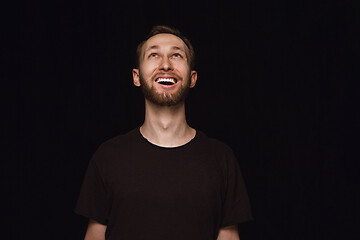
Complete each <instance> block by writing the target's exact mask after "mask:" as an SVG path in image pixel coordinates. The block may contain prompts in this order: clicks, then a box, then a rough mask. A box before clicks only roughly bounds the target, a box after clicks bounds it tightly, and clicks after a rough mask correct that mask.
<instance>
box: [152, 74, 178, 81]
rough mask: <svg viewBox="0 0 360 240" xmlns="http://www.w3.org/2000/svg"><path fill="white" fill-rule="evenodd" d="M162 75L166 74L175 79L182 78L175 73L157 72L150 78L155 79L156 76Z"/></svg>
mask: <svg viewBox="0 0 360 240" xmlns="http://www.w3.org/2000/svg"><path fill="white" fill-rule="evenodd" d="M163 75H166V76H169V77H172V78H175V79H176V80H181V79H182V78H181V77H180V76H179V75H178V74H176V73H169V72H158V73H156V74H155V75H154V76H153V77H152V80H155V79H157V78H158V77H160V76H163Z"/></svg>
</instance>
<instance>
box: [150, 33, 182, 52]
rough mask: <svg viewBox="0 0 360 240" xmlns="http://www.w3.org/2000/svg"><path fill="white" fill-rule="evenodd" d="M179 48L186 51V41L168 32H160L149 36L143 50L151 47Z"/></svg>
mask: <svg viewBox="0 0 360 240" xmlns="http://www.w3.org/2000/svg"><path fill="white" fill-rule="evenodd" d="M154 47H157V48H174V47H175V48H179V49H180V50H183V51H186V45H185V43H184V41H183V40H182V39H181V38H179V37H177V36H175V35H173V34H168V33H160V34H157V35H155V36H152V37H151V38H149V39H148V40H147V41H146V42H145V44H144V46H143V50H144V51H146V50H148V49H150V48H154Z"/></svg>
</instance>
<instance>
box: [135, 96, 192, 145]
mask: <svg viewBox="0 0 360 240" xmlns="http://www.w3.org/2000/svg"><path fill="white" fill-rule="evenodd" d="M140 132H141V134H142V135H143V136H144V137H145V138H146V139H147V140H148V141H149V142H151V143H153V144H155V145H158V146H162V147H177V146H181V145H183V144H185V143H187V142H189V141H190V140H191V139H192V138H193V137H194V136H195V130H194V129H192V128H191V127H190V126H189V125H188V124H187V122H186V116H185V103H184V102H182V103H180V104H178V105H176V106H170V107H168V106H158V105H155V104H153V103H151V102H149V101H147V100H145V121H144V124H143V125H142V126H141V127H140Z"/></svg>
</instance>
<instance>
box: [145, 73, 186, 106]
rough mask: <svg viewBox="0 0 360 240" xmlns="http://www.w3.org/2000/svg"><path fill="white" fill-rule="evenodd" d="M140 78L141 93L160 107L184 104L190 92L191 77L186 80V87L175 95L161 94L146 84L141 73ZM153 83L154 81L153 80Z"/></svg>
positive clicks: (181, 86)
mask: <svg viewBox="0 0 360 240" xmlns="http://www.w3.org/2000/svg"><path fill="white" fill-rule="evenodd" d="M139 78H140V84H141V91H142V93H143V94H144V97H145V99H147V100H148V101H150V102H152V103H154V104H156V105H159V106H167V107H171V106H176V105H178V104H179V103H181V102H184V101H185V99H186V96H187V95H188V93H189V90H190V75H189V76H188V77H187V78H186V79H184V81H185V83H186V84H185V86H183V85H180V86H179V89H178V90H177V91H176V92H175V93H168V92H165V91H164V92H161V93H159V92H157V91H156V89H155V87H154V86H150V85H149V84H148V83H147V82H146V80H145V79H144V78H143V76H142V74H141V72H140V73H139ZM151 81H154V80H153V79H151Z"/></svg>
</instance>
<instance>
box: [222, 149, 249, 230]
mask: <svg viewBox="0 0 360 240" xmlns="http://www.w3.org/2000/svg"><path fill="white" fill-rule="evenodd" d="M225 174H226V176H225V196H224V203H223V214H222V215H223V218H222V224H221V227H225V226H230V225H235V224H238V223H242V222H246V221H250V220H253V217H252V214H251V207H250V202H249V198H248V194H247V190H246V186H245V182H244V180H243V176H242V174H241V171H240V168H239V165H238V162H237V160H236V158H235V155H234V154H233V152H232V151H231V150H229V151H228V152H227V154H226V167H225Z"/></svg>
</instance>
